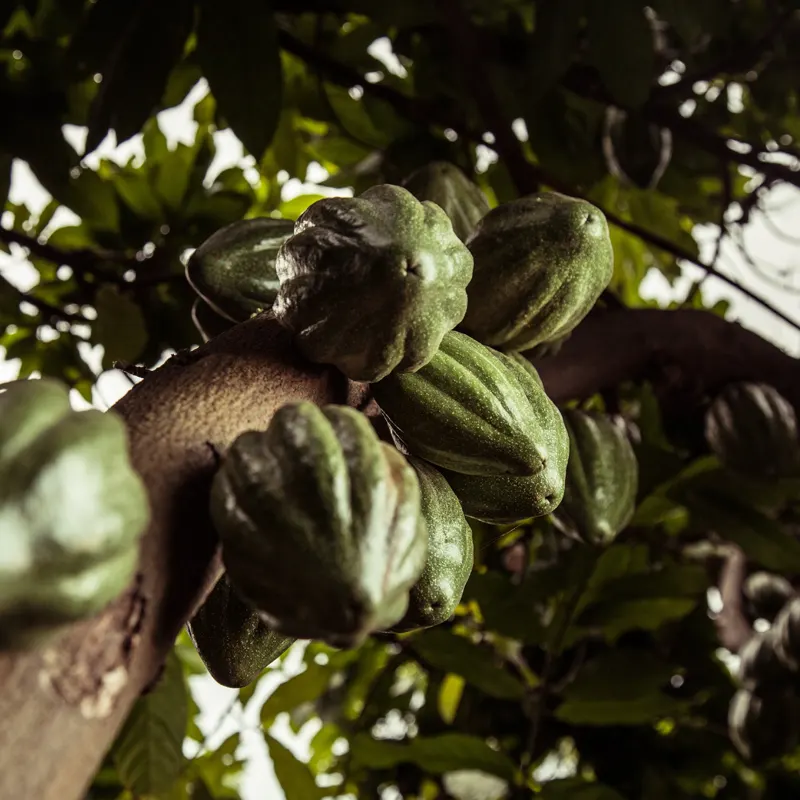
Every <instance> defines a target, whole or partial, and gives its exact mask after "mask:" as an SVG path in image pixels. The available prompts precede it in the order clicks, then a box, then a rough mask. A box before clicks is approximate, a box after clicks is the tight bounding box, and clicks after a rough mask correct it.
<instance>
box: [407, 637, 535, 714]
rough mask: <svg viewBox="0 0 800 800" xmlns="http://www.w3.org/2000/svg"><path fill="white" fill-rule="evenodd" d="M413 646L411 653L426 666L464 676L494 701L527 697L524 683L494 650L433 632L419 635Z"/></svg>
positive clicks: (412, 641) (411, 641)
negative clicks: (500, 659)
mask: <svg viewBox="0 0 800 800" xmlns="http://www.w3.org/2000/svg"><path fill="white" fill-rule="evenodd" d="M409 642H410V645H411V649H412V650H413V651H414V652H415V653H418V654H419V655H420V656H421V657H422V661H423V666H425V665H426V664H430V665H431V666H433V667H436V668H437V669H441V670H443V671H444V672H452V673H454V674H456V675H460V676H461V677H462V678H464V680H465V681H466V682H467V683H470V684H472V685H473V686H474V687H475V688H476V689H480V690H481V691H482V692H485V693H486V694H488V695H489V696H490V697H497V698H500V699H505V700H519V699H521V698H522V697H523V695H524V694H525V687H524V685H523V683H522V682H521V681H520V680H519V678H517V677H515V676H514V675H512V674H511V673H510V672H507V671H506V670H504V669H503V668H502V667H501V666H499V664H498V658H497V655H496V654H495V653H494V652H493V651H492V650H491V649H488V648H486V647H484V646H480V645H476V644H473V643H472V642H470V641H469V639H466V638H464V637H463V636H457V635H456V634H454V633H450V632H449V631H446V630H442V629H438V630H437V629H435V628H433V629H430V630H426V631H423V632H422V633H419V634H417V635H416V636H414V637H413V638H412V639H410V640H409Z"/></svg>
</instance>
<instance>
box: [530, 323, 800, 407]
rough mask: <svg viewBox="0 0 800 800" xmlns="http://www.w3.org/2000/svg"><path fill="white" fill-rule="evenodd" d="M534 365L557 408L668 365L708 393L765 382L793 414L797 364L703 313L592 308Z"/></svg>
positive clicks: (799, 380)
mask: <svg viewBox="0 0 800 800" xmlns="http://www.w3.org/2000/svg"><path fill="white" fill-rule="evenodd" d="M533 363H534V364H535V366H536V368H537V369H538V370H539V374H540V375H541V378H542V381H543V382H544V385H545V388H546V389H547V392H548V394H549V395H550V396H551V397H552V398H553V399H554V400H555V401H556V402H558V403H562V402H565V401H566V400H571V399H575V398H583V397H588V396H589V395H591V394H594V393H595V392H599V391H602V390H604V389H610V388H613V387H615V386H618V385H619V384H620V382H621V381H625V380H636V379H641V378H645V377H647V376H648V375H651V374H652V372H653V370H654V369H658V368H660V367H663V366H664V365H667V364H670V365H675V366H676V367H678V368H679V369H680V370H681V372H682V373H683V374H684V375H686V377H687V379H691V380H692V382H693V383H694V384H697V385H699V386H702V387H703V388H705V389H707V390H708V391H709V392H712V393H713V392H715V391H717V390H718V389H719V388H720V387H722V386H724V385H725V384H727V383H732V382H733V381H747V380H750V381H763V382H764V383H769V384H771V385H772V386H774V387H775V388H776V389H777V390H778V391H779V392H780V393H781V394H782V395H783V396H784V397H786V399H787V400H789V402H791V403H792V405H793V406H794V407H795V409H797V410H798V413H800V361H798V360H797V359H795V358H792V357H791V356H789V355H787V354H786V353H784V352H783V351H782V350H779V349H778V348H777V347H775V346H774V345H772V344H770V343H769V342H767V341H766V340H764V339H762V338H761V337H760V336H759V335H758V334H755V333H753V332H752V331H748V330H747V329H746V328H743V327H741V326H740V325H738V324H736V323H732V322H726V321H725V320H724V319H722V318H721V317H718V316H716V315H715V314H712V313H711V312H709V311H698V310H693V309H681V310H675V311H662V310H660V309H651V308H647V309H627V310H622V311H620V310H616V309H615V310H609V311H600V310H597V311H594V312H592V313H591V314H590V315H589V316H588V317H587V318H586V319H585V320H584V321H583V322H582V323H581V324H580V325H579V326H578V327H577V329H576V330H575V331H573V333H572V335H571V336H570V337H569V338H568V339H567V340H566V341H565V342H564V344H563V345H562V346H561V348H560V350H559V351H558V353H556V354H555V355H553V356H547V357H544V358H540V359H533Z"/></svg>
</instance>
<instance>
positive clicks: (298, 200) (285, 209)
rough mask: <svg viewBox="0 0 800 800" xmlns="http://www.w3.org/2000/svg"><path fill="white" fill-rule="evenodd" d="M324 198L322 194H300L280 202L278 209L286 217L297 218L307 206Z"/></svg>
mask: <svg viewBox="0 0 800 800" xmlns="http://www.w3.org/2000/svg"><path fill="white" fill-rule="evenodd" d="M324 198H325V195H324V194H301V195H298V196H297V197H293V198H292V199H291V200H287V201H286V202H285V203H281V204H280V207H279V208H278V211H280V212H281V216H282V217H285V218H286V219H297V218H298V217H299V216H300V215H301V214H302V213H303V212H304V211H305V210H306V209H307V208H308V207H309V206H311V205H313V204H314V203H316V202H317V200H322V199H324Z"/></svg>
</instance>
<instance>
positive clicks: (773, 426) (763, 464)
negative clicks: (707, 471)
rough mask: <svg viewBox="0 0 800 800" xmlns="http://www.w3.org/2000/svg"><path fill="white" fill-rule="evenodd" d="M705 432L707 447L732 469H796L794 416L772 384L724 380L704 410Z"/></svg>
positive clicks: (798, 451)
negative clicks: (723, 384)
mask: <svg viewBox="0 0 800 800" xmlns="http://www.w3.org/2000/svg"><path fill="white" fill-rule="evenodd" d="M705 433H706V440H707V441H708V444H709V446H710V447H711V450H712V452H713V453H714V454H715V455H716V456H717V457H718V458H719V460H720V461H721V462H722V463H723V464H724V465H725V466H726V467H728V468H729V469H732V470H734V471H735V472H740V473H742V474H744V475H750V476H752V477H754V478H782V477H793V476H796V475H797V474H798V471H799V470H800V444H798V435H797V416H796V414H795V411H794V408H793V407H792V405H791V403H789V401H788V400H786V398H784V397H783V396H782V395H781V394H780V393H779V392H778V391H777V390H776V389H774V388H773V387H772V386H767V385H766V384H763V383H734V384H730V385H729V386H726V387H725V389H723V391H722V392H721V393H720V394H719V395H718V396H717V397H716V398H715V400H714V402H713V403H712V404H711V407H710V408H709V410H708V412H707V414H706V426H705Z"/></svg>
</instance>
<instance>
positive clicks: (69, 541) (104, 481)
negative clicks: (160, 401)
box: [0, 379, 149, 650]
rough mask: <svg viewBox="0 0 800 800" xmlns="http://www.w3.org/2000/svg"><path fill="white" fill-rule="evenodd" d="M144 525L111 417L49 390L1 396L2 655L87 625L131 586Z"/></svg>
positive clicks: (144, 506) (139, 489) (119, 425)
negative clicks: (79, 624)
mask: <svg viewBox="0 0 800 800" xmlns="http://www.w3.org/2000/svg"><path fill="white" fill-rule="evenodd" d="M148 518H149V505H148V499H147V494H146V491H145V488H144V486H143V484H142V482H141V480H140V478H139V477H138V475H137V474H136V473H135V472H134V471H133V468H132V467H131V464H130V461H129V457H128V444H127V432H126V429H125V425H124V423H123V422H122V420H121V419H120V418H119V417H118V416H117V415H116V414H115V413H114V412H107V413H102V412H100V411H95V410H89V411H81V412H77V411H73V410H72V408H71V407H70V402H69V390H68V389H67V387H66V386H64V385H63V384H61V383H59V382H57V381H54V380H50V379H44V380H30V381H17V382H13V383H11V384H8V385H7V386H6V388H5V391H3V392H0V551H2V558H0V649H4V650H5V649H19V648H26V647H29V646H33V645H35V644H36V643H37V642H38V641H39V640H41V639H44V638H46V637H47V636H48V635H50V634H52V633H55V632H56V631H57V630H58V628H59V627H61V626H62V625H65V624H68V623H70V622H74V621H77V620H80V619H84V618H88V617H91V616H94V615H95V614H96V613H98V612H99V611H101V610H102V609H103V608H104V607H105V606H106V605H107V604H108V603H109V602H110V601H111V600H113V599H114V598H115V597H117V596H118V595H119V594H120V593H121V592H122V591H123V590H124V589H125V588H126V587H127V586H128V584H129V583H130V581H131V579H132V578H133V575H134V572H135V570H136V566H137V564H138V558H139V538H140V535H141V533H142V532H143V530H144V528H145V526H146V524H147V522H148Z"/></svg>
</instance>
